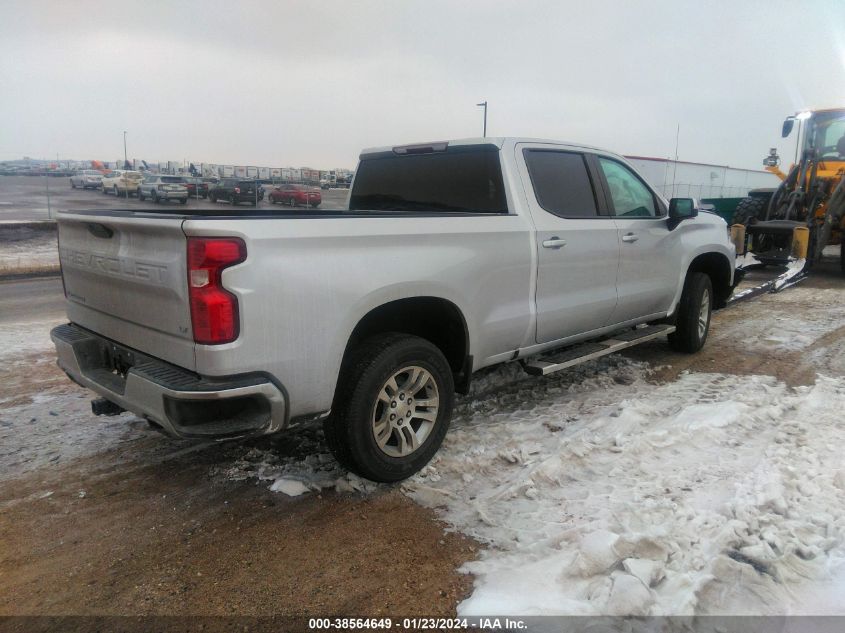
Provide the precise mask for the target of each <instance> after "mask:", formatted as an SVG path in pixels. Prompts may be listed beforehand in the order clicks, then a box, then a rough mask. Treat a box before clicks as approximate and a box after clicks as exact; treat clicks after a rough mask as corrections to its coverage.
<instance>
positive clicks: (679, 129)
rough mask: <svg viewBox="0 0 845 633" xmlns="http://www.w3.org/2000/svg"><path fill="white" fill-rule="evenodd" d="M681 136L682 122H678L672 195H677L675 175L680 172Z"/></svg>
mask: <svg viewBox="0 0 845 633" xmlns="http://www.w3.org/2000/svg"><path fill="white" fill-rule="evenodd" d="M680 136H681V124H680V123H678V129H677V131H676V132H675V167H674V169H673V170H672V197H673V198H674V197H675V175H676V174H677V173H678V139H679V138H680Z"/></svg>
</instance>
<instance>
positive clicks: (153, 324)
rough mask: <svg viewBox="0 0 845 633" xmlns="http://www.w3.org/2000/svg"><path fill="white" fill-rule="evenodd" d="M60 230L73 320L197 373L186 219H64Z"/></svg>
mask: <svg viewBox="0 0 845 633" xmlns="http://www.w3.org/2000/svg"><path fill="white" fill-rule="evenodd" d="M58 229H59V257H60V260H61V265H62V277H63V280H64V286H65V293H66V295H67V314H68V318H69V319H70V320H71V321H72V322H73V323H76V324H77V325H80V326H82V327H84V328H86V329H89V330H92V331H94V332H96V333H98V334H100V335H102V336H105V337H106V338H110V339H114V340H115V341H118V342H120V343H121V344H123V345H126V346H128V347H132V348H135V349H137V350H139V351H142V352H144V353H146V354H149V355H150V356H154V357H156V358H160V359H162V360H165V361H168V362H170V363H173V364H175V365H179V366H180V367H184V368H186V369H191V370H193V369H194V368H195V364H196V363H195V355H194V341H193V336H192V332H191V314H190V305H189V302H188V281H187V255H186V238H185V234H184V233H183V232H182V218H180V217H173V216H169V217H168V216H161V217H150V216H145V217H132V216H122V215H114V216H112V215H109V214H108V213H97V214H94V213H92V214H90V215H89V214H85V213H78V214H71V213H63V214H61V215H60V216H59V219H58Z"/></svg>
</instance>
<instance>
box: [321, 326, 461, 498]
mask: <svg viewBox="0 0 845 633" xmlns="http://www.w3.org/2000/svg"><path fill="white" fill-rule="evenodd" d="M454 390H455V388H454V383H453V378H452V371H451V369H450V367H449V363H448V362H447V361H446V358H445V357H444V356H443V353H442V352H441V351H440V350H439V349H438V348H437V347H435V346H434V345H433V344H432V343H430V342H428V341H427V340H425V339H422V338H420V337H417V336H410V335H408V334H400V333H395V332H393V333H386V334H380V335H378V336H374V337H372V338H369V339H367V340H365V341H363V342H362V343H360V344H359V345H357V346H356V347H355V349H353V350H352V351H351V353H350V355H349V358H347V359H346V360H345V362H344V366H343V367H342V368H341V373H340V377H339V381H338V386H337V391H336V393H335V398H334V403H333V405H332V412H331V415H330V416H329V417H328V418H327V419H326V420H325V421H324V423H323V431H324V433H325V437H326V443H327V444H328V446H329V450H331V452H332V454H333V455H334V456H335V458H336V459H337V461H338V462H340V463H341V465H343V466H345V467H346V468H348V469H349V470H351V471H353V472H355V473H357V474H358V475H360V476H362V477H366V478H367V479H372V480H373V481H380V482H394V481H400V480H402V479H406V478H407V477H410V476H411V475H413V474H414V473H416V472H417V471H418V470H420V469H421V468H422V467H423V466H425V465H426V464H427V463H428V462H429V460H430V459H431V458H432V457H433V456H434V453H436V452H437V449H438V448H440V444H442V442H443V438H444V436H445V435H446V431H447V430H448V428H449V422H450V420H451V417H452V403H453V400H454Z"/></svg>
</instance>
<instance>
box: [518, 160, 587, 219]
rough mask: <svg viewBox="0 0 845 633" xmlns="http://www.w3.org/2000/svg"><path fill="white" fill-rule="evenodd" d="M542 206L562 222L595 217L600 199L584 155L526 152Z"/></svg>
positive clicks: (532, 183) (527, 161) (535, 189)
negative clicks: (594, 190) (595, 190)
mask: <svg viewBox="0 0 845 633" xmlns="http://www.w3.org/2000/svg"><path fill="white" fill-rule="evenodd" d="M523 155H524V156H525V163H526V164H527V165H528V173H529V175H530V176H531V185H532V187H534V195H535V196H536V197H537V202H538V204H539V205H540V206H541V207H543V209H545V210H546V211H548V212H549V213H554V214H555V215H558V216H560V217H562V218H589V217H595V216H596V215H597V214H598V213H597V211H596V196H595V193H594V192H593V185H592V183H591V182H590V176H589V174H588V173H587V164H586V163H585V162H584V156H583V154H576V153H573V152H559V151H550V150H538V149H526V150H524V154H523Z"/></svg>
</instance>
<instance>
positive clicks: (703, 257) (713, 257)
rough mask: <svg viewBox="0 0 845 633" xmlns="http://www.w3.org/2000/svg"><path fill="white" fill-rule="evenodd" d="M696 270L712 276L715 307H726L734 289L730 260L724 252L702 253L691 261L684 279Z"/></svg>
mask: <svg viewBox="0 0 845 633" xmlns="http://www.w3.org/2000/svg"><path fill="white" fill-rule="evenodd" d="M694 272H701V273H705V274H706V275H707V276H708V277H710V283H711V284H712V286H713V307H714V308H724V307H725V305H726V304H727V302H728V298H729V297H730V296H731V291H732V290H733V285H732V283H731V281H732V278H733V275H732V272H733V271H732V269H731V262H730V260H729V259H728V258H727V257H725V255H724V254H722V253H716V252H713V251H710V252H707V253H701V254H700V255H697V256H696V257H695V258H693V260H692V261H691V262H690V264H689V267H688V268H687V272H686V275H685V277H684V279H685V280H686V279H687V278H688V277H689V275H690V273H694Z"/></svg>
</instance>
